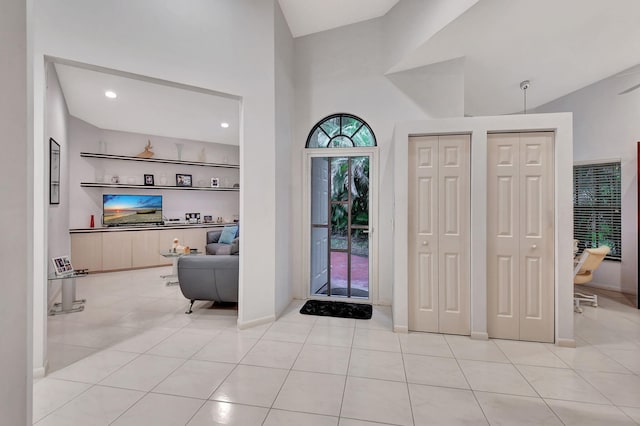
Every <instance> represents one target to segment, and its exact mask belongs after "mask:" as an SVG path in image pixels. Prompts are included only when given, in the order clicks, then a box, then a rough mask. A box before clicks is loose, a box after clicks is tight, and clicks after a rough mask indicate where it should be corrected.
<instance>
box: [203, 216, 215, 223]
mask: <svg viewBox="0 0 640 426" xmlns="http://www.w3.org/2000/svg"><path fill="white" fill-rule="evenodd" d="M212 222H213V216H209V215H205V216H204V223H212Z"/></svg>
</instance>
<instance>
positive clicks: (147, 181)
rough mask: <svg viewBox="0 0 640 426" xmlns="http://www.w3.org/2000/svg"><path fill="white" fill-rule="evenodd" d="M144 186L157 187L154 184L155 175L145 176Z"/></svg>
mask: <svg viewBox="0 0 640 426" xmlns="http://www.w3.org/2000/svg"><path fill="white" fill-rule="evenodd" d="M144 184H145V185H146V186H153V185H155V183H154V179H153V175H144Z"/></svg>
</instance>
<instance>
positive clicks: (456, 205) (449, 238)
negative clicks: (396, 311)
mask: <svg viewBox="0 0 640 426" xmlns="http://www.w3.org/2000/svg"><path fill="white" fill-rule="evenodd" d="M469 142H470V140H469V136H468V135H451V136H421V137H412V138H411V139H410V144H409V146H410V148H409V149H410V153H409V259H408V263H409V329H410V330H415V331H431V332H441V333H451V334H469V332H470V321H469V309H470V308H469V306H470V292H469V272H468V265H469V261H468V248H469V218H470V216H469V197H470V193H469V176H470V173H469V145H470V144H469Z"/></svg>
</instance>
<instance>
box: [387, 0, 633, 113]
mask: <svg viewBox="0 0 640 426" xmlns="http://www.w3.org/2000/svg"><path fill="white" fill-rule="evenodd" d="M638 18H640V1H638V0H616V1H615V2H611V1H607V0H562V1H558V0H536V1H525V0H481V1H479V2H478V3H477V4H476V5H475V6H473V7H472V8H471V9H469V10H468V11H467V12H466V13H464V14H463V15H462V16H460V17H459V18H458V19H457V20H455V21H453V22H452V23H451V24H450V25H448V26H447V27H445V28H444V29H443V30H442V31H440V32H439V33H437V34H436V35H435V36H433V37H432V38H431V39H429V40H428V41H426V42H425V43H424V44H423V45H422V46H420V47H419V48H418V49H416V50H415V51H414V52H412V53H411V54H410V55H409V56H408V57H407V58H405V60H404V61H403V63H401V64H398V66H397V67H396V70H398V69H412V68H414V67H416V66H424V65H428V64H434V63H439V62H441V61H446V60H450V59H454V58H461V57H462V58H464V62H465V64H464V75H465V89H464V92H465V113H466V114H469V115H492V114H507V113H513V112H518V111H521V110H522V109H523V93H522V91H521V90H520V82H521V81H522V80H530V81H531V87H530V89H528V90H527V107H528V108H529V109H530V108H532V107H536V106H539V105H542V104H545V103H547V102H550V101H552V100H554V99H557V98H559V97H561V96H564V95H566V94H568V93H571V92H573V91H575V90H578V89H580V88H582V87H585V86H587V85H589V84H592V83H595V82H596V81H599V80H602V79H604V78H606V77H609V76H611V75H613V74H616V73H618V72H620V71H622V70H625V69H627V68H629V67H631V66H633V65H636V64H638V63H640V25H638Z"/></svg>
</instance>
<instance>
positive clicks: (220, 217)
mask: <svg viewBox="0 0 640 426" xmlns="http://www.w3.org/2000/svg"><path fill="white" fill-rule="evenodd" d="M216 222H218V223H224V218H223V217H222V216H218V219H216Z"/></svg>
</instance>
